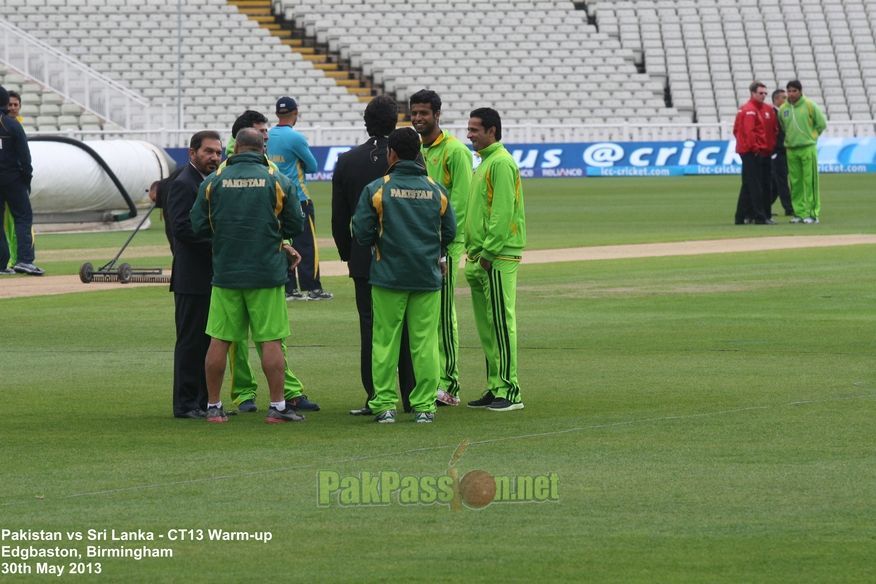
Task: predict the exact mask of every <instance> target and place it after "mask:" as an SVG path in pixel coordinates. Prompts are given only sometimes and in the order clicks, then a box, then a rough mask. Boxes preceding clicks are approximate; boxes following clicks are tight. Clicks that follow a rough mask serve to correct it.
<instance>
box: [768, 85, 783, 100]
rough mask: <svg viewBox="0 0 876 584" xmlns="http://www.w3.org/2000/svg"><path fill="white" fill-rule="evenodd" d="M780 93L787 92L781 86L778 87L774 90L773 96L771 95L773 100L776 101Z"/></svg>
mask: <svg viewBox="0 0 876 584" xmlns="http://www.w3.org/2000/svg"><path fill="white" fill-rule="evenodd" d="M780 93H785V90H784V89H782V88H781V87H779V88H778V89H776V90H775V91H773V94H772V96H771V97H772V100H773V101H775V100H776V96H777V95H779V94H780Z"/></svg>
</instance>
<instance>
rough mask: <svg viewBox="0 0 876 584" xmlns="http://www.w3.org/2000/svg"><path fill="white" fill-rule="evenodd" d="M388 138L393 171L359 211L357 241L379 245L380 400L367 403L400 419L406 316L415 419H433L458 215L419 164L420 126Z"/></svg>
mask: <svg viewBox="0 0 876 584" xmlns="http://www.w3.org/2000/svg"><path fill="white" fill-rule="evenodd" d="M388 142H389V154H388V161H389V164H390V173H389V174H388V175H387V176H384V177H382V178H379V179H377V180H375V181H374V182H372V183H371V184H369V185H368V186H367V187H365V189H364V190H363V191H362V197H361V198H360V199H359V204H358V206H357V207H356V214H355V215H354V216H353V234H354V235H355V236H356V240H357V241H358V242H359V243H360V244H362V245H367V246H372V248H373V251H372V255H373V258H372V261H371V277H370V279H369V281H370V282H371V298H372V302H373V307H374V308H373V310H374V316H373V318H374V327H373V335H372V336H373V339H372V365H371V367H372V370H373V374H374V397H372V398H371V400H370V401H369V402H368V407H369V408H370V409H371V411H372V412H373V413H374V414H375V415H376V420H377V422H380V423H392V422H395V404H396V400H397V396H396V392H395V372H396V367H397V366H398V357H397V356H398V354H399V345H400V344H401V335H402V329H403V328H404V327H405V319H407V323H408V325H409V327H408V328H409V330H408V334H409V335H410V338H411V345H412V347H414V349H413V350H412V351H411V356H412V357H413V362H414V374H415V375H416V378H417V385H416V387H415V388H414V391H412V392H411V395H410V403H411V407H412V408H413V410H414V412H415V413H416V414H415V420H416V422H417V423H430V422H432V421H433V420H434V418H435V398H436V397H437V394H438V380H439V375H438V370H439V356H438V327H439V323H440V314H441V310H440V307H441V280H442V277H443V275H444V271H445V270H446V269H447V264H446V257H445V255H446V252H447V246H448V245H449V244H450V243H451V242H452V241H453V238H454V236H455V235H456V218H455V217H454V215H453V207H451V206H450V200H449V199H448V198H447V195H446V193H445V191H444V188H443V187H441V186H439V185H438V183H437V182H435V181H434V180H433V179H432V178H430V177H429V176H428V175H427V174H426V169H425V167H423V166H421V165H419V164H418V163H417V162H416V159H417V156H418V155H419V153H420V136H419V134H417V132H416V130H414V129H413V128H399V129H398V130H395V131H394V132H393V133H392V134H390V135H389V139H388ZM442 262H445V263H442Z"/></svg>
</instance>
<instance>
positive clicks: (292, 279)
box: [286, 200, 322, 294]
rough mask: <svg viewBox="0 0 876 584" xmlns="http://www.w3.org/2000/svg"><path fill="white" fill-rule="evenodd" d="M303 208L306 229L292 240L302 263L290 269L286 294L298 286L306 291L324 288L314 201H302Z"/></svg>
mask: <svg viewBox="0 0 876 584" xmlns="http://www.w3.org/2000/svg"><path fill="white" fill-rule="evenodd" d="M301 210H302V211H303V212H304V231H302V232H301V233H299V234H298V235H297V236H296V237H295V239H293V240H292V246H293V247H294V248H295V250H296V251H297V252H298V253H299V254H300V255H301V263H299V264H298V266H297V267H296V268H295V269H294V270H289V277H288V278H287V279H286V294H291V293H292V291H293V290H295V289H296V288H297V289H299V290H302V291H305V292H306V291H308V290H316V289H318V288H322V283H321V282H320V281H319V261H317V259H316V258H317V245H316V230H315V229H316V215H315V214H314V210H313V201H311V200H307V201H304V202H303V203H301Z"/></svg>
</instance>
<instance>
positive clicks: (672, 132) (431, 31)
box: [0, 0, 876, 144]
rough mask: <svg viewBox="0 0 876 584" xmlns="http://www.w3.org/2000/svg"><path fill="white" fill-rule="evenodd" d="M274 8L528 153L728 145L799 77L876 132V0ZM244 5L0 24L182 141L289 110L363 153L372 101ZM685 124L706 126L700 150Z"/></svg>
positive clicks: (93, 8) (392, 84)
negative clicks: (607, 144)
mask: <svg viewBox="0 0 876 584" xmlns="http://www.w3.org/2000/svg"><path fill="white" fill-rule="evenodd" d="M272 1H273V12H274V14H276V15H277V16H280V17H282V18H283V19H285V20H286V21H288V22H290V23H292V24H294V27H295V29H296V30H300V31H303V34H304V35H305V36H306V38H307V42H308V43H311V44H313V45H315V46H318V47H319V48H320V50H321V51H322V50H325V51H327V52H328V53H329V54H330V55H331V57H330V58H331V59H332V60H334V61H337V62H338V63H342V64H344V65H345V66H347V67H349V68H351V69H352V70H355V71H356V72H358V73H360V74H361V75H362V76H365V77H367V78H369V79H370V80H371V81H372V82H373V83H374V86H375V87H376V88H378V89H377V91H385V92H387V93H390V94H392V95H394V96H395V97H396V98H397V99H399V101H401V102H402V103H404V102H405V101H406V100H407V97H408V96H409V95H410V94H411V93H412V92H414V91H416V90H418V89H421V88H423V87H430V88H432V89H435V90H436V91H438V92H439V93H440V94H441V95H442V97H443V99H444V101H445V111H444V112H443V113H444V123H445V125H454V124H457V125H460V124H464V123H465V121H466V120H467V118H468V112H469V111H470V110H471V109H473V108H474V107H478V106H481V105H485V104H489V105H491V106H493V107H495V108H496V109H498V110H499V111H500V112H501V113H502V115H503V120H504V121H505V123H506V124H507V125H509V126H513V125H515V124H516V125H521V126H524V127H525V129H526V140H527V141H540V140H545V141H586V140H593V139H633V138H634V139H679V138H687V137H700V138H719V137H725V138H726V137H727V136H728V132H727V130H728V122H729V123H732V119H733V117H734V115H735V113H736V110H737V108H738V106H739V104H740V103H741V102H743V101H745V100H746V99H747V98H748V95H747V86H748V84H749V83H750V82H751V81H752V80H753V79H755V78H758V79H760V80H762V81H763V82H765V83H766V84H767V85H768V86H770V87H771V88H773V87H777V86H784V84H785V83H786V82H787V81H788V80H790V79H792V78H799V79H800V80H801V81H802V82H803V85H804V89H805V93H806V94H807V95H809V96H810V97H812V98H813V99H815V101H816V102H818V103H820V104H822V105H823V106H824V109H825V111H826V113H827V115H828V117H829V118H830V119H831V120H832V121H833V122H842V121H843V120H850V119H854V120H871V119H872V118H873V117H876V98H874V97H873V95H876V91H874V90H876V44H874V31H876V1H874V0H696V1H694V0H619V1H607V0H595V1H594V0H591V1H583V2H572V1H569V0H550V1H548V0H495V1H492V2H490V1H486V0H430V1H429V2H425V1H424V0H380V1H378V0H272ZM251 3H255V2H254V0H233V1H229V2H226V1H224V0H205V1H204V2H200V3H197V4H195V3H182V12H181V14H180V15H179V17H180V19H181V29H180V30H178V28H177V18H178V15H177V6H176V5H175V3H173V2H167V1H165V0H28V1H27V2H24V3H15V2H12V0H0V9H2V10H3V12H4V15H5V17H6V18H7V20H8V21H10V22H11V23H12V24H14V25H16V26H18V27H20V28H21V29H23V30H25V31H27V32H28V33H30V34H31V35H33V36H35V37H37V38H39V39H41V40H42V41H44V42H45V43H47V44H48V45H51V46H53V47H56V48H58V49H59V50H61V51H63V52H65V53H67V54H69V55H72V56H73V57H75V58H77V59H79V60H80V61H82V62H83V63H85V64H86V65H88V66H89V67H91V68H93V69H94V70H96V71H97V72H99V73H101V74H103V75H105V76H106V77H108V78H110V79H112V80H114V81H117V82H118V83H120V84H121V85H123V86H125V87H127V88H129V89H130V90H132V91H134V92H136V93H138V94H140V95H142V96H144V97H145V98H148V99H149V100H150V101H151V103H153V104H156V105H157V106H164V107H165V108H171V109H175V107H176V99H177V96H178V95H180V96H181V98H182V103H183V110H184V125H185V126H186V127H189V128H192V127H213V128H217V129H223V128H228V127H229V126H230V124H231V123H232V121H233V120H234V118H235V117H236V116H237V115H238V114H239V113H240V112H242V111H243V110H244V109H248V108H252V109H258V110H260V111H263V112H268V113H269V112H270V111H271V110H272V108H273V104H274V102H275V100H276V98H277V97H278V96H280V95H287V94H288V95H293V96H295V97H296V99H297V100H298V101H299V103H300V104H301V109H302V117H301V121H300V128H301V129H302V130H304V131H306V132H307V131H309V129H311V128H314V127H322V128H328V129H331V130H337V131H333V132H329V133H327V134H326V135H325V136H323V137H322V138H321V139H319V140H318V142H319V143H323V144H335V143H350V142H351V141H353V140H355V139H357V137H358V135H359V134H360V133H361V111H362V106H361V104H360V97H362V98H366V99H367V95H363V94H362V93H361V92H360V93H359V94H358V96H357V94H356V91H354V90H353V89H348V88H347V87H346V86H345V84H344V83H342V81H341V80H340V78H341V77H342V76H343V75H347V74H348V72H336V71H331V68H332V67H334V66H335V63H327V62H320V61H319V60H317V59H315V58H313V57H314V55H311V54H308V53H307V52H306V51H304V50H296V49H295V47H294V46H293V44H292V39H289V38H288V35H289V34H290V31H288V30H282V31H279V32H282V33H283V35H287V36H286V37H283V36H282V35H280V34H279V32H278V31H277V30H276V29H277V26H278V25H277V24H276V23H275V22H273V18H274V17H273V16H271V15H266V14H264V13H263V12H260V13H259V16H258V17H252V18H248V17H247V16H246V14H244V13H242V10H243V8H238V6H237V5H240V6H244V5H249V4H251ZM235 4H237V5H235ZM269 29H272V30H269ZM486 29H488V30H489V32H486V33H485V32H484V31H485V30H486ZM299 40H300V39H295V41H296V42H298V41H299ZM178 43H179V45H180V46H181V48H182V51H181V55H180V56H179V62H180V63H181V65H182V71H181V77H182V83H181V88H179V87H178V82H177V77H178V75H179V72H178V68H177V61H178V55H177V46H178ZM308 49H312V47H308ZM25 83H26V82H21V83H20V85H22V88H24V85H25ZM32 89H33V90H34V91H37V88H32ZM360 91H361V90H360ZM366 91H370V89H366ZM41 95H42V94H41ZM47 100H48V101H45V103H44V99H43V98H42V97H40V99H39V100H33V101H31V100H30V98H28V97H26V98H25V104H26V105H27V106H28V107H30V108H36V106H38V107H39V109H29V110H27V112H28V116H29V118H31V119H32V124H33V126H32V127H36V128H37V129H40V130H41V129H42V128H50V129H51V128H57V129H61V128H62V125H63V127H72V126H73V125H74V121H73V120H72V119H71V116H72V117H75V116H76V112H75V111H74V109H73V107H71V106H70V104H65V103H63V101H62V102H58V101H57V98H55V97H49V98H47ZM44 107H45V109H43V108H44ZM65 107H66V108H67V110H66V111H65V110H64V108H65ZM139 115H140V118H141V119H140V120H139V121H140V122H142V121H143V119H142V118H144V117H147V116H146V114H139ZM99 122H100V120H99V119H95V118H94V116H91V115H90V114H81V113H80V117H79V120H78V123H79V125H80V127H81V128H90V129H93V128H94V127H95V125H96V124H97V123H99ZM692 122H696V123H699V124H705V125H706V126H708V125H709V124H711V125H712V126H709V127H706V126H704V129H702V128H701V129H697V130H696V131H695V133H692V132H694V130H691V128H690V127H684V124H688V126H689V125H690V124H691V123H692ZM582 124H587V125H589V126H590V127H589V128H583V129H582V128H581V127H580V126H581V125H582ZM836 127H837V125H832V126H831V131H835V130H834V129H835V128H836ZM350 128H354V129H355V130H354V131H352V132H347V133H344V129H350ZM631 128H635V130H632V129H631ZM868 128H869V129H868ZM316 131H317V132H318V131H319V130H318V129H317V130H316ZM633 131H634V132H635V133H633ZM856 132H857V133H858V134H859V135H860V134H862V133H863V134H867V133H870V134H872V133H873V125H872V124H870V125H869V126H864V129H863V130H860V131H857V130H856ZM308 135H309V137H310V138H311V140H312V142H313V137H314V134H312V133H310V134H308ZM511 138H512V137H509V139H511ZM314 143H315V142H314Z"/></svg>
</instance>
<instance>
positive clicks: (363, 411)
mask: <svg viewBox="0 0 876 584" xmlns="http://www.w3.org/2000/svg"><path fill="white" fill-rule="evenodd" d="M373 414H374V412H372V411H371V408H369V407H368V406H365V407H364V408H353V409H352V410H350V415H351V416H370V415H373Z"/></svg>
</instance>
